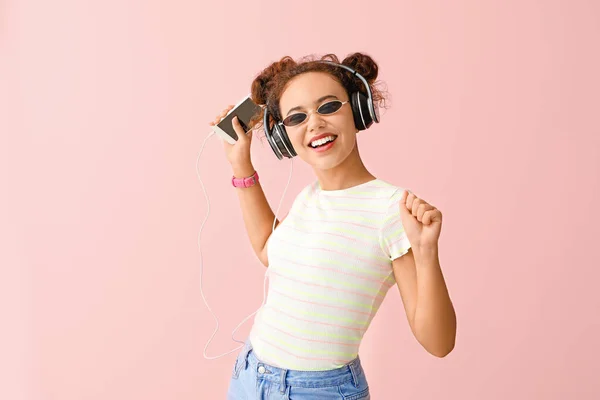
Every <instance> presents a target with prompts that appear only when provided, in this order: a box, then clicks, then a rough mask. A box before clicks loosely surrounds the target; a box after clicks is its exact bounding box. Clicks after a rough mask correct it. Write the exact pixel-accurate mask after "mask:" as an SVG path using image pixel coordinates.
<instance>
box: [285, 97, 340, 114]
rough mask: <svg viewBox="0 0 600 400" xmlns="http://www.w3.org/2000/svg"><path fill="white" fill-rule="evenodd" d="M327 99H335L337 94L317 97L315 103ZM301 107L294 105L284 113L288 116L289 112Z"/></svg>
mask: <svg viewBox="0 0 600 400" xmlns="http://www.w3.org/2000/svg"><path fill="white" fill-rule="evenodd" d="M327 99H337V96H334V95H333V94H328V95H325V96H323V97H319V98H318V99H317V101H315V103H316V104H318V103H320V102H322V101H323V100H327ZM301 109H302V106H296V107H293V108H290V110H289V111H288V112H287V114H285V115H286V116H288V115H290V113H291V112H292V111H296V110H301Z"/></svg>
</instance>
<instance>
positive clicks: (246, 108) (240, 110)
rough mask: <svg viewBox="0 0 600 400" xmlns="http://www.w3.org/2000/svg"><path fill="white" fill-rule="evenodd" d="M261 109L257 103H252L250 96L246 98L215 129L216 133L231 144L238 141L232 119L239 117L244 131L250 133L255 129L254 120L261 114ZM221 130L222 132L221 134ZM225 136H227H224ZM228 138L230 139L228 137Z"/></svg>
mask: <svg viewBox="0 0 600 400" xmlns="http://www.w3.org/2000/svg"><path fill="white" fill-rule="evenodd" d="M260 110H261V108H260V106H258V105H257V104H256V103H254V102H253V101H252V99H251V98H250V96H248V97H246V98H244V100H242V101H241V102H240V103H239V104H238V105H236V106H235V107H234V108H233V109H232V110H231V111H230V112H229V114H227V116H225V118H223V120H221V122H219V123H218V124H217V125H216V126H215V127H216V128H218V129H215V132H216V133H217V134H219V135H220V136H221V137H223V138H224V139H226V140H227V141H229V142H230V143H231V140H233V141H236V140H237V139H238V135H237V134H236V133H235V129H233V124H232V121H231V120H232V119H233V117H235V116H237V117H238V120H239V121H240V125H242V128H243V129H244V132H248V131H249V130H250V129H252V128H253V126H251V121H252V119H253V118H254V117H255V116H257V114H258V113H259V112H260ZM219 130H220V131H221V132H219ZM223 134H225V135H226V136H223ZM227 136H228V137H227Z"/></svg>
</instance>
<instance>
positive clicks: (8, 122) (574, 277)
mask: <svg viewBox="0 0 600 400" xmlns="http://www.w3.org/2000/svg"><path fill="white" fill-rule="evenodd" d="M353 3H354V4H355V5H352V4H353ZM359 4H363V6H362V7H361V6H359ZM365 4H369V6H370V8H368V9H366V8H364V7H365ZM599 40H600V6H599V5H598V2H593V1H583V0H576V1H566V0H563V1H553V0H546V1H531V0H527V1H516V0H513V1H500V0H498V1H485V2H484V1H465V0H462V1H452V2H445V1H419V2H417V1H369V2H366V3H365V2H348V1H332V2H320V1H303V2H280V1H275V0H271V1H255V2H249V1H236V4H235V7H234V6H232V5H231V3H229V2H213V3H212V4H211V5H210V6H209V5H203V2H202V1H194V2H192V1H187V2H175V1H166V0H163V1H156V0H146V1H122V0H121V1H114V0H112V1H95V2H91V1H75V0H72V1H64V0H63V1H60V0H58V1H53V2H49V1H31V0H29V1H28V0H4V1H1V2H0V46H1V47H0V56H1V58H0V93H1V94H2V95H1V96H0V132H1V133H2V135H1V142H0V160H1V161H0V167H1V168H0V170H1V173H0V179H1V181H0V183H1V185H2V186H1V187H0V189H1V192H0V206H1V208H0V212H1V214H0V217H1V221H2V222H1V223H0V235H1V236H0V239H2V240H1V243H2V249H1V250H2V251H1V252H0V257H1V259H0V265H1V270H0V316H1V323H2V326H1V329H0V398H2V399H7V400H9V399H10V400H20V399H35V400H81V399H86V400H104V399H112V400H121V399H123V400H125V399H144V400H165V399H178V400H192V399H221V398H224V397H225V392H226V390H227V385H228V382H229V375H230V372H231V368H232V366H233V360H234V355H233V354H230V355H228V356H226V357H223V358H220V359H218V360H215V361H208V360H205V359H204V358H203V357H202V350H203V348H204V345H205V343H206V341H207V340H208V338H209V337H210V335H211V334H212V332H213V330H214V328H215V323H214V320H213V319H212V317H211V315H210V314H209V312H208V310H207V309H206V307H205V306H204V304H203V302H202V298H201V296H200V290H199V283H200V282H199V279H200V275H199V273H200V258H199V253H198V249H197V241H196V240H197V234H198V230H199V227H200V224H201V222H202V220H203V218H204V217H205V215H206V210H207V207H206V202H205V199H204V195H203V192H202V190H201V186H200V184H199V182H198V180H197V178H196V173H195V169H194V168H195V162H196V156H197V152H198V150H199V148H200V145H201V143H202V141H203V140H204V138H205V136H206V134H207V133H208V131H209V128H208V125H207V122H208V121H209V120H211V119H212V118H213V117H214V116H215V115H216V114H218V113H219V112H220V110H221V109H222V108H224V107H225V106H226V105H227V104H230V103H234V102H236V101H237V100H239V98H241V97H242V96H243V95H245V94H246V93H247V92H248V91H249V86H250V82H251V80H252V79H253V78H254V76H255V75H256V74H257V73H258V72H259V71H260V70H261V69H262V68H263V67H265V66H266V65H267V64H268V63H270V62H271V61H273V60H276V59H279V58H280V57H281V56H283V55H286V54H289V55H292V56H294V57H300V56H303V55H305V54H309V53H317V54H324V53H328V52H333V53H336V54H338V55H339V56H340V57H342V58H343V57H344V56H345V55H346V54H348V53H350V52H354V51H364V52H367V53H369V54H371V55H372V56H373V57H374V58H375V59H376V60H377V61H378V62H379V63H380V68H381V79H382V80H383V81H385V82H386V83H387V87H388V89H389V91H390V93H391V95H392V103H391V106H392V107H391V108H390V109H389V110H388V111H387V112H386V113H385V114H384V115H383V118H382V123H381V124H379V125H378V126H376V127H375V128H374V129H372V130H370V131H368V132H365V133H362V134H361V136H360V148H361V151H362V154H363V156H364V159H365V161H366V163H367V165H368V167H369V168H370V169H371V170H372V171H373V172H374V173H375V174H376V175H377V176H379V177H380V178H383V179H386V180H388V181H390V182H393V183H395V184H397V185H399V186H405V187H408V188H411V189H412V190H413V191H414V192H416V193H417V194H418V195H420V196H421V197H423V198H425V199H426V200H428V201H430V202H431V203H432V204H434V205H436V206H438V207H439V208H440V209H441V210H442V212H443V213H444V215H445V222H444V228H443V229H442V238H441V244H440V246H441V257H442V264H443V268H444V271H445V275H446V279H447V282H448V285H449V287H450V290H451V295H452V298H453V300H454V303H455V306H456V309H457V313H458V319H459V331H458V339H457V346H456V349H455V350H454V352H453V353H452V354H451V355H450V356H448V357H447V358H445V359H441V360H440V359H436V358H434V357H432V356H430V355H428V354H427V353H426V352H425V350H423V349H422V348H421V347H420V346H419V345H418V344H417V342H416V341H415V340H414V339H413V337H412V336H411V334H410V332H409V329H408V325H407V323H406V319H405V317H404V315H403V311H402V307H401V302H400V297H399V295H398V291H397V290H392V291H391V292H390V294H389V297H388V298H387V300H386V302H385V303H384V306H383V308H382V310H381V312H380V314H379V315H378V317H377V318H376V319H375V321H374V323H373V326H372V329H371V330H370V331H369V332H368V333H367V336H366V338H365V340H364V343H363V346H362V348H361V356H362V358H363V362H364V364H365V368H366V371H367V375H368V378H369V381H370V384H371V390H372V395H373V398H374V399H440V398H444V399H460V400H470V399H473V400H475V399H486V400H488V399H489V400H495V399H551V400H554V399H597V398H600V384H599V380H598V356H599V355H600V340H599V339H598V338H599V337H600V311H599V310H600V290H598V283H597V282H598V279H599V278H600V273H599V272H598V268H599V267H600V256H599V255H598V252H597V249H598V238H599V237H600V228H599V223H600V219H599V216H598V212H597V208H598V204H599V203H600V202H599V200H600V196H599V186H600V173H599V171H600V122H599V119H598V111H599V108H600V101H599V93H600V79H599V77H598V71H600V57H599V56H598V43H599ZM242 41H246V42H247V43H245V44H242V43H241V42H242ZM254 145H255V146H254V147H253V152H254V154H253V157H254V160H255V166H256V168H257V169H258V170H259V171H260V174H261V178H262V180H263V185H264V188H265V191H266V193H267V196H268V198H269V200H270V201H271V204H272V205H273V207H275V206H276V205H277V203H278V201H279V199H280V197H281V194H282V192H283V189H284V187H285V183H286V182H287V177H288V172H289V162H282V161H278V160H276V158H275V156H274V155H273V154H271V150H270V149H269V147H268V144H267V143H266V142H264V143H262V144H261V142H260V141H259V140H255V143H254ZM294 166H295V172H294V176H293V179H292V184H291V186H290V189H289V190H288V195H287V196H286V198H285V200H284V203H283V204H284V205H283V211H287V207H289V205H290V203H291V200H292V199H293V197H294V195H295V194H296V193H297V192H298V191H299V190H300V188H301V187H303V186H304V185H306V184H307V183H309V182H310V181H311V180H312V179H313V177H312V173H311V171H310V170H309V169H308V168H307V167H306V166H303V165H302V164H301V163H300V162H296V163H295V164H294ZM200 168H201V173H202V177H203V180H204V183H205V185H206V188H207V190H208V194H209V196H210V199H211V215H210V217H209V219H208V222H207V224H206V226H205V231H204V234H203V236H202V239H203V240H202V248H203V250H204V251H203V256H204V257H203V259H204V262H205V269H204V289H205V294H206V296H207V299H208V301H209V304H210V305H211V306H212V307H213V310H214V311H215V312H216V313H217V315H218V316H219V318H220V322H221V329H220V331H219V332H218V334H217V337H216V338H215V340H214V341H213V342H212V344H211V346H210V347H209V349H208V352H209V354H210V355H215V354H220V353H222V352H225V351H227V350H229V349H232V348H233V347H234V346H236V345H237V343H234V342H232V341H230V332H231V330H232V329H233V328H234V327H235V326H236V325H237V324H238V323H239V322H240V321H241V320H242V319H243V318H244V317H245V316H247V315H248V314H250V313H252V312H254V311H255V310H256V309H257V308H258V307H259V305H260V303H261V301H262V282H263V273H264V268H263V267H261V265H260V263H259V262H258V261H257V260H256V258H255V257H254V256H253V254H252V252H251V249H250V245H249V242H248V240H247V238H246V234H245V231H244V227H243V223H242V220H241V215H240V211H239V209H238V203H237V198H236V196H235V192H234V191H233V190H232V188H231V187H230V184H229V178H230V174H231V172H230V169H229V166H228V164H227V162H226V160H225V157H224V155H223V151H222V146H221V144H220V143H219V141H218V140H217V139H216V137H214V138H212V139H211V141H210V142H209V143H208V144H207V147H206V150H205V152H204V156H203V158H202V159H201V161H200ZM249 327H250V324H249V323H247V324H246V325H244V328H243V329H242V330H241V332H240V334H239V335H238V337H239V338H241V339H243V338H245V335H246V334H247V332H248V329H249ZM594 377H595V378H594Z"/></svg>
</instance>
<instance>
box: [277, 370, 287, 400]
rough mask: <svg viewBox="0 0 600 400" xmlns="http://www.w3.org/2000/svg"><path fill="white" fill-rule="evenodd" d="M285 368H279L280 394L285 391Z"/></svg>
mask: <svg viewBox="0 0 600 400" xmlns="http://www.w3.org/2000/svg"><path fill="white" fill-rule="evenodd" d="M287 372H288V370H287V369H282V370H281V383H280V384H279V391H280V392H281V394H284V393H285V389H286V386H287V385H286V384H285V378H286V376H287Z"/></svg>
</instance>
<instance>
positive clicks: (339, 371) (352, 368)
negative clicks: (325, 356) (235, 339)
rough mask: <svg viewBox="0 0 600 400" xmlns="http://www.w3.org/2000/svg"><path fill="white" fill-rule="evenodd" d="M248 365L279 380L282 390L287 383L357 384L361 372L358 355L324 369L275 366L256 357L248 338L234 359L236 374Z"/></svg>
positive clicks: (263, 376) (265, 376)
mask: <svg viewBox="0 0 600 400" xmlns="http://www.w3.org/2000/svg"><path fill="white" fill-rule="evenodd" d="M248 367H250V368H252V370H253V371H254V372H256V374H257V375H259V378H261V379H265V380H268V381H272V382H279V383H280V384H281V390H282V391H283V390H284V389H285V388H286V387H287V386H288V385H290V386H297V387H306V388H319V387H328V386H337V385H342V384H344V383H346V382H352V383H353V384H354V386H358V377H359V376H360V375H361V374H362V373H363V370H362V366H361V363H360V357H358V356H357V357H356V358H355V359H354V360H352V361H351V362H349V363H348V364H346V365H344V366H343V367H340V368H335V369H331V370H326V371H298V370H293V369H284V368H279V367H275V366H273V365H269V364H266V363H264V362H262V361H261V360H259V359H258V357H257V356H256V354H255V353H254V352H253V351H252V344H251V343H250V341H249V340H248V341H246V344H245V345H244V347H243V348H242V350H241V351H240V353H239V355H238V358H237V360H236V367H235V368H236V374H239V371H240V370H241V369H245V368H248Z"/></svg>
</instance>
